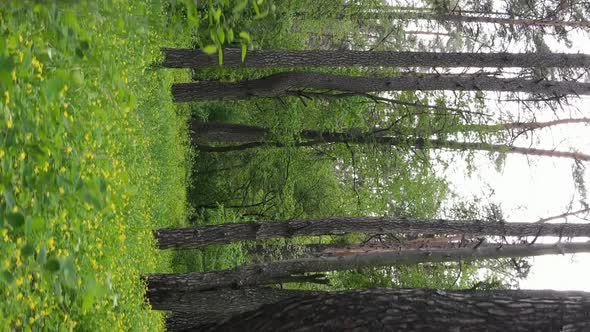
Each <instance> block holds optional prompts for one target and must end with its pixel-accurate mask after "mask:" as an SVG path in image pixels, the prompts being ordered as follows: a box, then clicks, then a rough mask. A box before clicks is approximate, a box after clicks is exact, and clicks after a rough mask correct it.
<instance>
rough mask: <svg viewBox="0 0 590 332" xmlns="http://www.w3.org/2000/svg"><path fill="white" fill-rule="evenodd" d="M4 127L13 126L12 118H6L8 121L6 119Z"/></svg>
mask: <svg viewBox="0 0 590 332" xmlns="http://www.w3.org/2000/svg"><path fill="white" fill-rule="evenodd" d="M6 127H7V128H12V127H14V122H12V119H8V121H6Z"/></svg>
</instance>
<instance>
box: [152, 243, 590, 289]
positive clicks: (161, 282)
mask: <svg viewBox="0 0 590 332" xmlns="http://www.w3.org/2000/svg"><path fill="white" fill-rule="evenodd" d="M579 252H590V242H587V243H563V244H526V245H525V244H522V245H499V246H497V247H489V246H475V247H473V248H456V249H447V250H444V249H443V250H437V249H433V250H423V249H417V250H404V251H400V252H399V253H391V252H387V253H370V254H366V255H357V256H347V257H327V258H324V257H321V258H308V259H301V260H285V261H278V262H272V263H268V264H258V265H247V266H240V267H237V268H235V269H230V270H222V271H214V272H193V273H185V274H149V275H147V276H145V278H146V279H147V285H148V289H150V290H152V291H166V290H174V289H185V290H187V291H188V290H195V291H197V290H200V291H203V290H214V289H220V288H239V287H249V286H256V285H265V284H272V283H278V282H281V279H282V278H286V277H289V276H291V275H299V274H304V273H310V272H328V271H345V270H351V269H359V268H366V267H382V266H391V265H396V264H416V263H425V262H433V263H435V262H450V261H465V260H467V261H472V260H479V259H496V258H514V257H526V256H540V255H550V254H563V253H579Z"/></svg>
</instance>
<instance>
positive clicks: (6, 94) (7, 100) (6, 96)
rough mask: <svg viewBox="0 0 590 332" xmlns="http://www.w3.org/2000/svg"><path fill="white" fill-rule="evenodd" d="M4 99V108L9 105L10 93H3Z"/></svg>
mask: <svg viewBox="0 0 590 332" xmlns="http://www.w3.org/2000/svg"><path fill="white" fill-rule="evenodd" d="M4 98H5V99H6V106H8V104H10V92H8V90H6V91H4Z"/></svg>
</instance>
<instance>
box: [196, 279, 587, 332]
mask: <svg viewBox="0 0 590 332" xmlns="http://www.w3.org/2000/svg"><path fill="white" fill-rule="evenodd" d="M589 329H590V294H589V293H585V292H558V291H550V290H542V291H530V290H502V291H487V292H481V291H446V290H444V291H443V290H431V289H377V290H361V291H348V292H333V293H323V294H317V295H313V296H304V297H296V298H291V299H287V300H284V301H281V302H279V303H275V304H272V305H266V306H263V307H261V308H260V309H258V310H255V311H251V312H247V313H244V314H242V315H238V316H235V317H233V318H231V319H230V320H228V321H226V322H223V323H221V324H217V325H213V326H207V327H205V326H203V327H201V329H200V330H201V331H213V330H214V331H258V332H264V331H269V332H271V331H272V332H275V331H402V330H403V331H461V332H470V331H587V330H589Z"/></svg>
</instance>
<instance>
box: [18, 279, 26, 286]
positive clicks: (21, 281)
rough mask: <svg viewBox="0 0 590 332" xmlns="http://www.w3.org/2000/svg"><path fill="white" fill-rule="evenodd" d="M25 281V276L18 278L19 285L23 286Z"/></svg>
mask: <svg viewBox="0 0 590 332" xmlns="http://www.w3.org/2000/svg"><path fill="white" fill-rule="evenodd" d="M24 282H25V278H23V277H18V278H16V285H17V286H21V285H22V284H23V283H24Z"/></svg>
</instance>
